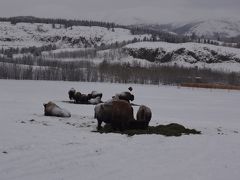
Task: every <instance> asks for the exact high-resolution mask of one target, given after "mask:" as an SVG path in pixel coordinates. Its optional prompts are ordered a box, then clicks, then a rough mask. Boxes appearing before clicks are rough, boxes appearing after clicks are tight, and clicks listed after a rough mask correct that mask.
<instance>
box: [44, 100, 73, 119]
mask: <svg viewBox="0 0 240 180" xmlns="http://www.w3.org/2000/svg"><path fill="white" fill-rule="evenodd" d="M43 106H44V115H45V116H56V117H71V114H70V112H68V111H67V110H65V109H62V108H60V107H59V106H57V105H56V104H55V103H53V102H51V101H50V102H48V103H47V104H43Z"/></svg>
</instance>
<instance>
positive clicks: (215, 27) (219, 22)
mask: <svg viewBox="0 0 240 180" xmlns="http://www.w3.org/2000/svg"><path fill="white" fill-rule="evenodd" d="M151 27H152V28H153V29H159V30H165V31H169V32H174V33H177V34H180V35H190V36H191V35H192V34H193V33H195V34H196V35H197V36H199V37H201V36H204V37H207V38H215V39H217V38H229V37H236V36H238V35H240V20H233V19H208V20H197V21H191V22H183V23H168V24H162V25H152V26H151Z"/></svg>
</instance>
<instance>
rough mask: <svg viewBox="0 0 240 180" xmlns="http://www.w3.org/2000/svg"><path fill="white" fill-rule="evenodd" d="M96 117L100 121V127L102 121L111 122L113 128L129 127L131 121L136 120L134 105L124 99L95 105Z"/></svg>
mask: <svg viewBox="0 0 240 180" xmlns="http://www.w3.org/2000/svg"><path fill="white" fill-rule="evenodd" d="M94 111H95V115H94V117H95V118H96V119H97V121H98V129H100V128H101V124H102V122H105V123H107V124H110V125H111V126H112V127H113V129H118V130H125V129H128V127H129V123H130V121H132V120H134V117H133V108H132V106H131V105H130V104H129V103H128V102H126V101H124V100H113V101H109V102H107V103H101V104H98V105H96V106H95V109H94Z"/></svg>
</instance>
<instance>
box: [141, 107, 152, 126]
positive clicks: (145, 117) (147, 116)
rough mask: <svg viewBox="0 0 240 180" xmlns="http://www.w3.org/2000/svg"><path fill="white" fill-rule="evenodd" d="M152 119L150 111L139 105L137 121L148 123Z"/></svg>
mask: <svg viewBox="0 0 240 180" xmlns="http://www.w3.org/2000/svg"><path fill="white" fill-rule="evenodd" d="M151 118H152V111H151V109H150V108H149V107H147V106H144V105H141V106H140V107H139V109H138V112H137V121H145V122H148V123H149V122H150V120H151Z"/></svg>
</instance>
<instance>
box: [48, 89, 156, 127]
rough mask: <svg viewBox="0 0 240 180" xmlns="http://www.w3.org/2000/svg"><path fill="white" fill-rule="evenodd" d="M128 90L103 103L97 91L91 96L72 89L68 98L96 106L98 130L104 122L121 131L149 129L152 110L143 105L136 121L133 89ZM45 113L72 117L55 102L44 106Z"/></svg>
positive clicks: (75, 101)
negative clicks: (132, 102)
mask: <svg viewBox="0 0 240 180" xmlns="http://www.w3.org/2000/svg"><path fill="white" fill-rule="evenodd" d="M128 90H129V91H130V92H128V91H126V92H122V93H118V94H115V95H114V96H112V98H111V99H110V100H108V101H106V102H102V100H101V99H102V93H99V92H97V91H92V92H91V93H89V94H82V93H80V92H77V91H76V90H75V89H74V88H72V89H70V90H69V91H68V96H69V99H70V100H73V102H74V103H78V104H93V105H95V108H94V118H96V119H97V122H98V125H97V128H98V129H101V128H102V127H101V125H102V122H104V123H106V124H109V125H110V126H111V127H112V128H113V129H115V130H120V131H123V130H128V129H147V127H148V124H149V122H150V120H151V117H152V112H151V109H150V108H149V107H147V106H145V105H141V106H140V107H139V109H138V111H137V114H136V119H135V118H134V112H133V107H132V104H131V103H130V101H133V100H134V95H133V94H132V93H131V91H132V87H129V88H128ZM44 112H45V115H46V116H57V117H70V116H71V114H70V113H69V112H68V111H67V110H65V109H62V108H60V107H59V106H57V105H56V104H54V103H53V102H49V103H47V104H44Z"/></svg>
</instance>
